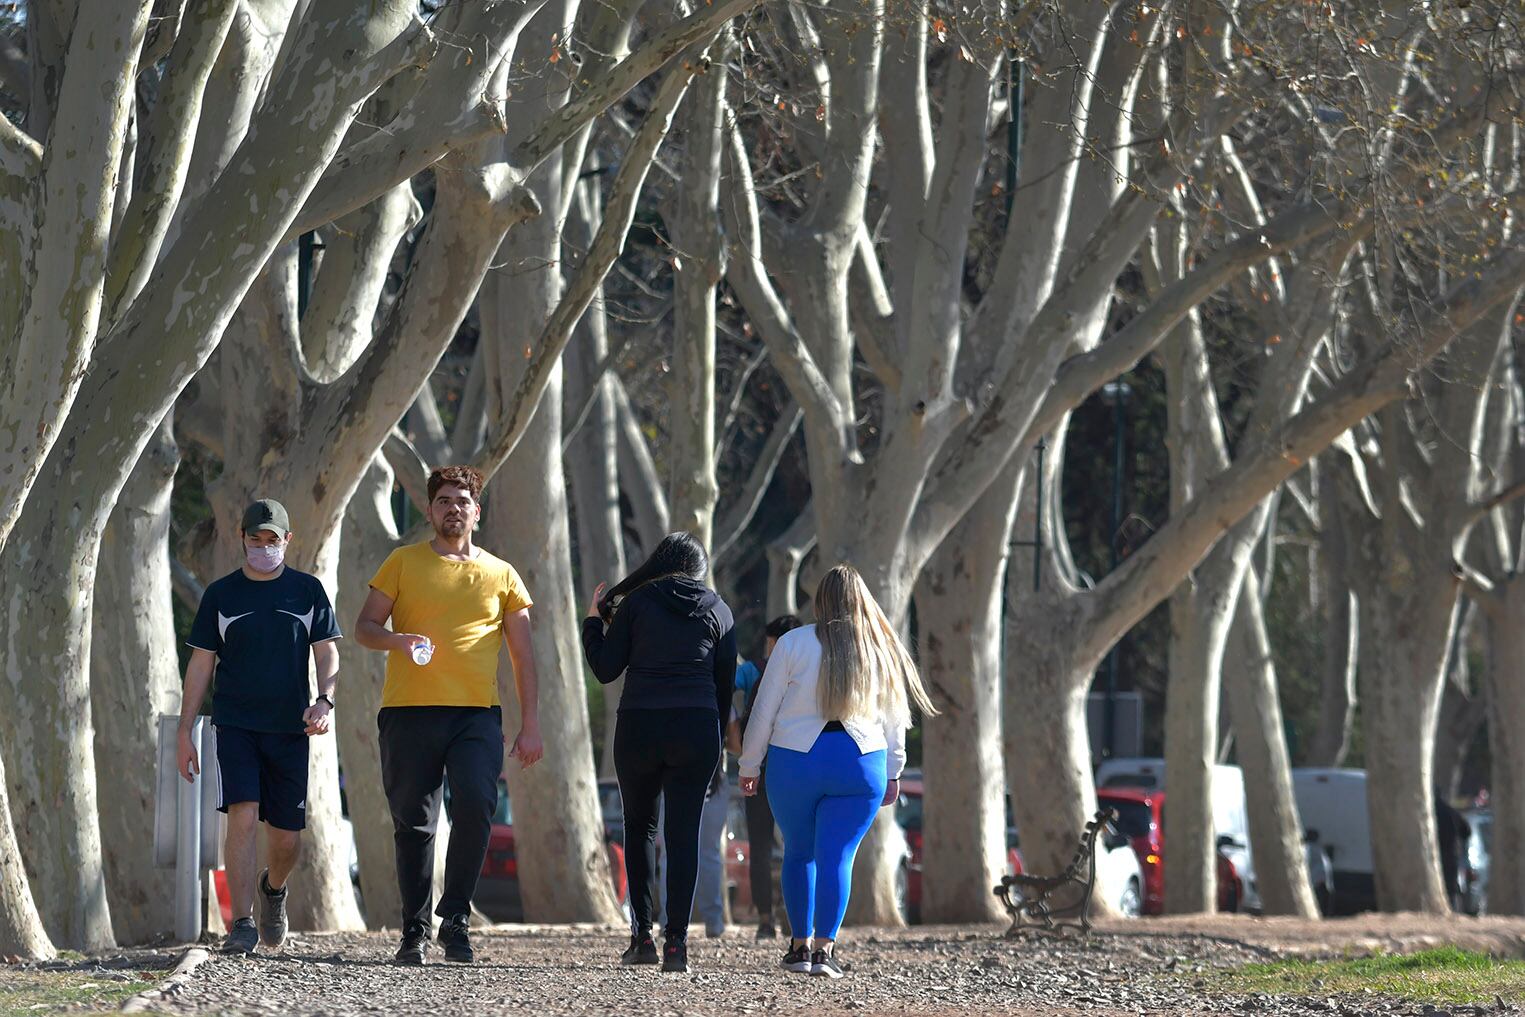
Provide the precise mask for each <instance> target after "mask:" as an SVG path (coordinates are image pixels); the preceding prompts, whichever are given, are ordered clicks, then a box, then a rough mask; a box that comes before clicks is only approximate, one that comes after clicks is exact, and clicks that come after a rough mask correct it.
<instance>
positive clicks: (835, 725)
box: [821, 720, 847, 734]
mask: <svg viewBox="0 0 1525 1017" xmlns="http://www.w3.org/2000/svg"><path fill="white" fill-rule="evenodd" d="M821 730H822V731H841V732H842V733H843V734H846V733H847V728H845V727H843V726H842V722H841V721H840V720H828V721H827V722H826V726H825V727H823V728H821Z"/></svg>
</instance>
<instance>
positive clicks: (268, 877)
mask: <svg viewBox="0 0 1525 1017" xmlns="http://www.w3.org/2000/svg"><path fill="white" fill-rule="evenodd" d="M238 533H239V539H240V541H241V542H242V545H243V547H242V551H243V559H244V561H243V565H242V566H241V567H240V568H238V569H237V570H235V571H233V572H230V573H228V574H227V575H225V576H223V577H222V578H221V579H219V580H217V581H216V582H214V583H212V584H211V585H210V586H208V587H207V588H206V592H205V593H203V594H202V596H201V604H200V606H199V607H197V609H196V620H195V622H193V623H192V625H191V634H190V638H189V639H187V640H186V642H187V643H188V644H189V645H190V647H191V660H190V663H189V664H187V665H186V669H185V692H184V695H183V697H182V699H181V707H180V729H179V737H178V739H177V741H178V746H177V756H178V760H179V769H180V775H181V776H182V777H184V778H185V779H186V780H190V781H193V780H194V778H195V775H196V774H199V773H200V772H201V760H200V758H199V757H198V753H197V752H196V748H195V746H194V745H192V743H191V728H192V725H193V724H194V723H195V720H196V714H197V713H198V712H199V711H200V709H201V704H202V701H203V700H204V699H206V694H207V686H208V685H211V684H212V674H213V670H214V668H215V670H216V675H217V682H216V685H215V686H213V689H212V723H213V724H215V725H216V726H217V788H218V794H217V808H218V811H220V812H225V813H227V816H228V831H227V841H226V851H227V870H228V895H229V896H230V897H231V898H232V906H233V927H232V928H231V929H229V930H228V937H227V939H226V940H225V941H224V943H223V949H224V950H225V951H226V952H228V953H253V952H254V948H255V947H256V946H257V945H259V944H261V943H263V944H264V945H265V946H267V947H269V948H271V949H277V948H279V947H280V946H281V944H282V943H283V942H284V941H285V939H286V925H287V922H286V895H287V892H288V888H287V886H286V877H287V876H289V875H290V874H291V870H292V869H293V868H294V867H295V866H296V863H297V855H298V852H299V850H300V848H301V836H302V830H303V828H305V827H306V826H307V739H308V738H310V737H312V736H314V735H325V734H328V732H329V725H330V721H329V714H330V712H331V711H332V710H333V708H334V684H335V682H336V681H337V680H338V673H339V651H338V648H337V647H335V646H334V641H335V640H337V639H339V637H340V633H339V626H338V624H337V623H336V622H335V620H334V609H333V606H332V605H331V604H330V603H329V600H328V593H327V591H325V590H324V589H323V584H322V582H320V581H319V580H318V578H317V577H316V576H312V575H308V574H307V573H306V572H298V571H297V570H296V569H294V568H292V567H291V566H289V565H287V564H286V548H287V546H288V545H289V544H290V542H291V523H290V521H289V520H288V518H287V515H286V509H285V508H284V507H283V506H282V505H281V503H280V502H278V501H271V500H270V499H268V498H266V499H261V500H260V501H257V502H254V503H253V504H252V505H250V506H249V507H248V508H246V509H245V510H244V515H243V521H242V523H241V524H240V525H239V528H238ZM309 654H310V655H311V657H312V660H313V663H314V665H315V667H316V670H317V677H318V695H317V698H316V699H314V700H312V702H311V704H310V705H309V702H308V698H307V697H308V692H309V687H308V684H307V662H308V656H309ZM260 823H264V824H265V847H266V856H267V858H268V861H269V866H268V867H267V868H266V869H265V870H264V871H262V872H259V873H256V872H255V869H254V866H255V864H256V863H255V860H254V859H255V848H256V847H257V844H256V838H257V835H258V829H259V828H258V824H260ZM256 876H257V877H258V883H259V886H258V890H259V900H260V918H259V926H258V927H257V928H256V926H255V924H254V897H255V882H256Z"/></svg>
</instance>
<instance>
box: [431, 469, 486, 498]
mask: <svg viewBox="0 0 1525 1017" xmlns="http://www.w3.org/2000/svg"><path fill="white" fill-rule="evenodd" d="M484 483H485V481H484V480H483V479H482V471H481V470H478V469H476V468H475V467H472V466H441V467H439V468H438V469H436V470H434V471H433V472H431V473H430V474H429V500H430V501H431V502H432V501H434V496H435V495H436V494H439V489H440V488H442V487H444V486H445V485H446V484H449V485H451V486H452V487H459V488H460V489H461V490H463V491H466V492H468V493H469V494H470V495H471V498H472V500H473V501H478V502H480V501H481V500H482V485H483V484H484Z"/></svg>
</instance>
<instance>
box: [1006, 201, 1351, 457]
mask: <svg viewBox="0 0 1525 1017" xmlns="http://www.w3.org/2000/svg"><path fill="white" fill-rule="evenodd" d="M1344 211H1345V210H1344V209H1334V210H1330V209H1326V208H1323V207H1320V206H1318V205H1303V206H1301V207H1298V208H1295V209H1293V210H1291V211H1290V212H1287V213H1284V214H1283V215H1281V216H1279V217H1277V219H1276V220H1275V221H1273V222H1271V223H1269V224H1267V225H1266V226H1265V227H1264V228H1263V229H1258V230H1252V231H1250V232H1248V233H1246V234H1245V235H1243V236H1241V237H1240V238H1239V239H1237V240H1235V241H1233V242H1231V243H1229V244H1227V245H1226V246H1224V247H1222V248H1219V249H1218V250H1217V251H1214V252H1213V253H1212V254H1209V255H1207V256H1206V257H1205V258H1203V259H1202V260H1201V261H1199V262H1198V263H1197V265H1196V266H1195V267H1194V268H1192V270H1191V271H1190V272H1188V273H1187V274H1186V275H1185V276H1183V277H1182V278H1180V279H1177V280H1176V281H1175V282H1172V283H1170V284H1168V285H1167V286H1166V287H1165V288H1164V289H1163V290H1161V291H1160V293H1159V294H1158V295H1157V296H1156V297H1155V298H1154V299H1153V300H1151V301H1150V302H1149V306H1148V307H1147V308H1145V309H1144V310H1143V311H1142V312H1141V313H1140V314H1139V315H1138V316H1136V317H1135V318H1133V319H1132V320H1131V321H1129V322H1128V324H1127V325H1126V326H1124V327H1123V328H1122V329H1121V330H1120V331H1119V332H1117V333H1116V334H1115V335H1112V336H1109V337H1108V338H1107V341H1106V342H1104V343H1102V344H1101V345H1099V346H1097V347H1096V348H1095V349H1093V350H1089V351H1087V352H1085V353H1082V354H1080V355H1079V356H1075V357H1071V358H1070V359H1069V360H1066V361H1065V362H1064V363H1063V364H1061V365H1060V366H1059V370H1058V371H1056V372H1055V374H1054V382H1053V385H1052V387H1050V388H1049V390H1048V393H1047V395H1046V396H1045V397H1044V399H1043V404H1042V407H1041V408H1040V409H1039V411H1038V415H1037V416H1036V417H1034V418H1033V422H1032V423H1031V424H1030V425H1029V426H1028V431H1027V435H1026V436H1025V437H1024V439H1023V440H1024V443H1027V444H1030V443H1031V442H1032V441H1036V440H1037V436H1038V435H1040V434H1047V433H1048V432H1049V431H1050V430H1052V429H1053V427H1054V425H1055V424H1057V423H1058V422H1059V418H1060V417H1062V416H1063V415H1064V414H1066V413H1069V412H1070V411H1071V410H1073V409H1075V407H1077V406H1079V405H1080V404H1081V403H1082V402H1084V401H1085V399H1086V398H1087V397H1088V396H1089V395H1090V394H1091V393H1092V392H1094V391H1096V390H1097V389H1098V388H1100V387H1101V386H1102V384H1103V383H1104V382H1106V381H1107V380H1108V379H1111V378H1115V377H1117V376H1118V375H1119V374H1122V373H1123V372H1124V371H1127V370H1129V369H1131V368H1132V367H1133V366H1134V365H1135V364H1137V363H1138V362H1139V361H1140V360H1142V359H1143V358H1144V357H1145V356H1147V355H1148V354H1149V352H1150V351H1151V350H1153V349H1154V348H1155V347H1156V346H1157V345H1158V344H1159V342H1160V340H1162V339H1163V338H1164V337H1165V336H1166V335H1167V334H1169V332H1170V329H1171V328H1173V327H1174V326H1175V325H1176V323H1177V322H1179V321H1180V320H1181V319H1182V318H1184V317H1185V316H1186V315H1187V314H1188V313H1189V312H1190V311H1191V310H1192V309H1193V308H1195V307H1197V306H1198V305H1200V304H1201V303H1202V301H1204V300H1206V299H1207V298H1208V297H1209V296H1211V295H1212V294H1213V293H1215V292H1217V291H1218V290H1219V289H1221V288H1222V287H1223V286H1225V285H1226V284H1227V283H1228V282H1229V280H1230V279H1232V278H1233V277H1234V276H1235V275H1238V274H1239V273H1240V272H1243V271H1244V270H1245V269H1247V268H1249V267H1250V266H1252V265H1255V264H1258V263H1259V262H1261V261H1264V260H1265V259H1267V258H1269V257H1271V256H1272V255H1275V254H1279V253H1283V252H1285V251H1290V250H1292V249H1294V248H1295V247H1297V246H1299V245H1301V244H1304V243H1307V242H1309V241H1310V240H1315V239H1318V238H1320V237H1323V236H1327V235H1328V234H1330V233H1332V232H1334V231H1335V230H1337V229H1340V228H1342V227H1344V228H1346V229H1349V230H1350V231H1351V232H1352V233H1354V234H1357V235H1358V236H1359V235H1365V234H1366V233H1369V232H1370V230H1371V228H1372V221H1371V219H1370V217H1366V218H1364V219H1363V220H1362V221H1361V222H1360V223H1359V224H1351V223H1347V222H1344V221H1342V219H1341V213H1343V212H1344Z"/></svg>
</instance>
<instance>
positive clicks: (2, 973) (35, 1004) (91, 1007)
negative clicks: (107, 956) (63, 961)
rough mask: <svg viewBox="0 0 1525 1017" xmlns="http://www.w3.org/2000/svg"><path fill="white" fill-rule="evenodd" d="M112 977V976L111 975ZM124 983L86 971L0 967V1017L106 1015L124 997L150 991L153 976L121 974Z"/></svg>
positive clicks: (146, 974)
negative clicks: (125, 978)
mask: <svg viewBox="0 0 1525 1017" xmlns="http://www.w3.org/2000/svg"><path fill="white" fill-rule="evenodd" d="M114 974H115V972H114ZM120 974H122V975H126V976H127V980H126V981H118V980H117V979H116V978H110V977H105V976H102V975H101V974H99V973H95V972H90V971H45V970H44V971H40V970H35V969H28V968H10V967H0V1017H36V1015H37V1014H60V1013H68V1014H79V1013H109V1012H112V1011H115V1010H117V1009H118V1008H120V1007H121V1005H122V1003H123V1002H124V1001H125V1000H126V999H127V997H129V996H131V995H133V994H135V993H138V992H142V991H143V990H144V989H149V988H152V987H153V985H154V984H155V982H153V981H145V980H144V979H145V978H148V979H151V978H154V977H155V975H156V973H155V972H144V971H123V972H120Z"/></svg>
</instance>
